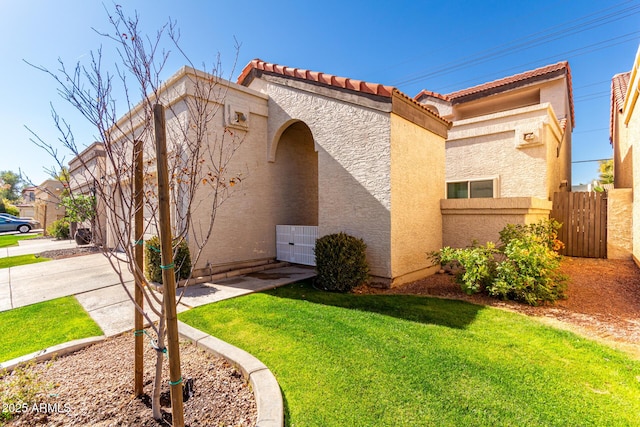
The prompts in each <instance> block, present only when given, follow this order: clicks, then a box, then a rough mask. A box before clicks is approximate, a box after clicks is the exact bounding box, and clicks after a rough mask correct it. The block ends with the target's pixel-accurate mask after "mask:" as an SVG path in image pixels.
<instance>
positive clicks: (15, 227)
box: [0, 214, 38, 233]
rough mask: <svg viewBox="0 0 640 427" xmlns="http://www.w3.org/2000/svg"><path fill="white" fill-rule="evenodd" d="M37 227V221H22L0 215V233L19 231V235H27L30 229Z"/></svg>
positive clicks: (10, 216)
mask: <svg viewBox="0 0 640 427" xmlns="http://www.w3.org/2000/svg"><path fill="white" fill-rule="evenodd" d="M37 225H38V221H36V220H33V219H22V218H17V217H15V216H13V215H9V216H7V214H0V232H2V231H19V232H20V233H28V232H29V231H31V229H32V228H36V226H37Z"/></svg>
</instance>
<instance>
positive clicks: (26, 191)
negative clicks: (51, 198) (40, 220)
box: [16, 187, 36, 218]
mask: <svg viewBox="0 0 640 427" xmlns="http://www.w3.org/2000/svg"><path fill="white" fill-rule="evenodd" d="M21 199H22V200H21V202H20V203H18V204H17V205H16V207H17V208H18V209H19V210H20V216H23V217H28V218H34V217H35V216H36V210H35V206H34V204H35V201H36V187H24V188H23V189H22V192H21Z"/></svg>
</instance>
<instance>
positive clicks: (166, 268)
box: [160, 263, 176, 270]
mask: <svg viewBox="0 0 640 427" xmlns="http://www.w3.org/2000/svg"><path fill="white" fill-rule="evenodd" d="M175 266H176V265H175V264H174V263H171V264H169V265H161V266H160V268H161V269H163V270H169V269H171V268H174V267H175Z"/></svg>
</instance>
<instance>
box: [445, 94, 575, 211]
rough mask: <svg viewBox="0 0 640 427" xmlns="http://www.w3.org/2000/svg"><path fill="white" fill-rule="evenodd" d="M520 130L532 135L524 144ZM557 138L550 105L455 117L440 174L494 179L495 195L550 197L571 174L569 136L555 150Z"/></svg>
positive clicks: (458, 177)
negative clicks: (478, 115) (444, 169)
mask: <svg viewBox="0 0 640 427" xmlns="http://www.w3.org/2000/svg"><path fill="white" fill-rule="evenodd" d="M526 133H533V134H534V137H535V139H534V140H533V141H531V142H526V143H525V141H524V139H523V135H524V134H526ZM561 138H562V132H561V130H560V128H559V126H558V120H557V118H556V115H555V113H554V112H553V109H552V108H551V105H550V104H542V105H535V106H530V107H522V108H518V109H515V110H511V111H505V112H499V113H494V114H489V115H485V116H480V117H474V118H471V119H465V120H458V121H456V122H454V125H453V128H452V129H451V131H450V132H449V137H448V139H447V143H446V179H447V180H448V181H457V180H473V179H488V178H498V191H497V194H496V197H537V198H542V199H550V198H551V196H552V195H553V192H554V191H558V189H559V186H560V182H561V181H562V180H567V181H570V179H571V177H570V148H571V144H570V141H569V142H567V139H565V141H564V142H563V146H562V149H561V153H560V154H561V156H560V157H558V156H557V155H556V154H557V152H556V150H557V148H558V146H559V143H560V140H561ZM569 185H570V182H569Z"/></svg>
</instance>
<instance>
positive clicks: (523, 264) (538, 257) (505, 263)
mask: <svg viewBox="0 0 640 427" xmlns="http://www.w3.org/2000/svg"><path fill="white" fill-rule="evenodd" d="M559 228H560V224H559V223H558V222H556V221H553V220H551V221H540V222H538V223H536V224H529V225H513V224H509V225H507V226H506V227H505V228H504V229H503V230H502V231H501V232H500V241H501V243H502V245H501V246H500V247H499V248H496V247H495V244H493V243H491V242H489V243H487V245H486V246H479V245H477V244H474V245H473V246H472V247H470V248H466V249H452V248H449V247H447V248H443V249H441V250H440V251H438V252H435V253H432V254H431V258H432V259H433V260H434V261H435V262H436V263H440V264H443V265H446V264H450V263H453V262H457V263H459V264H460V266H461V267H462V269H461V271H460V272H459V273H458V275H457V280H458V282H459V283H460V285H461V287H462V290H464V291H465V292H466V293H467V294H473V293H477V292H482V291H485V292H487V293H488V294H489V295H491V296H494V297H498V298H502V299H511V300H515V301H521V302H525V303H527V304H530V305H538V304H539V303H541V302H554V301H556V300H558V299H560V298H564V297H565V294H564V291H565V290H566V280H567V278H566V277H565V276H564V275H562V274H560V273H559V272H558V268H559V267H560V255H559V254H558V252H557V251H558V250H559V249H561V248H562V247H563V246H564V245H563V243H562V242H561V241H559V240H558V238H557V237H558V229H559Z"/></svg>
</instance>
